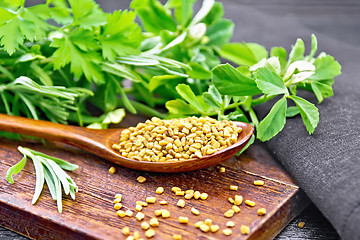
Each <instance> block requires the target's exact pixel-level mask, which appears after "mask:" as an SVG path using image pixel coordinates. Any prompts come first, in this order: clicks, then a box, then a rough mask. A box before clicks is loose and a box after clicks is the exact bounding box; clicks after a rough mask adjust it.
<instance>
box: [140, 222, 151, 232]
mask: <svg viewBox="0 0 360 240" xmlns="http://www.w3.org/2000/svg"><path fill="white" fill-rule="evenodd" d="M149 227H150V225H149V223H147V222H142V223H141V228H142V229H143V230H148V229H149Z"/></svg>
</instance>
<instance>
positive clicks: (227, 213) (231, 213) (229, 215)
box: [224, 209, 235, 218]
mask: <svg viewBox="0 0 360 240" xmlns="http://www.w3.org/2000/svg"><path fill="white" fill-rule="evenodd" d="M234 213H235V212H234V210H232V209H230V210H227V211H226V212H225V213H224V216H225V217H227V218H231V217H232V216H234Z"/></svg>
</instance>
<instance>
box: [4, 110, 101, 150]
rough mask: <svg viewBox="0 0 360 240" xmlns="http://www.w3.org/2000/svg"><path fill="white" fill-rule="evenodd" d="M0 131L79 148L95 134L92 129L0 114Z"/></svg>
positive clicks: (87, 142)
mask: <svg viewBox="0 0 360 240" xmlns="http://www.w3.org/2000/svg"><path fill="white" fill-rule="evenodd" d="M0 130H1V131H6V132H12V133H19V134H24V135H28V136H33V137H40V138H44V139H47V140H52V141H57V142H62V143H67V144H70V145H73V146H77V147H80V148H81V146H82V145H84V144H89V141H91V139H92V136H93V135H94V131H95V132H96V130H94V129H87V128H81V127H76V126H69V125H64V124H59V123H53V122H48V121H42V120H34V119H30V118H25V117H17V116H10V115H6V114H0ZM89 138H90V139H89Z"/></svg>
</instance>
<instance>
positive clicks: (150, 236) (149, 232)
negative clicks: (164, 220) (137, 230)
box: [145, 229, 155, 238]
mask: <svg viewBox="0 0 360 240" xmlns="http://www.w3.org/2000/svg"><path fill="white" fill-rule="evenodd" d="M145 236H146V237H147V238H152V237H153V236H155V231H154V230H152V229H149V230H146V232H145Z"/></svg>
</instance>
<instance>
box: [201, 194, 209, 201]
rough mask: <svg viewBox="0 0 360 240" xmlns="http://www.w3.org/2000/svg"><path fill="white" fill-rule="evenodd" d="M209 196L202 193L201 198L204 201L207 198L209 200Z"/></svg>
mask: <svg viewBox="0 0 360 240" xmlns="http://www.w3.org/2000/svg"><path fill="white" fill-rule="evenodd" d="M208 196H209V195H208V194H207V193H202V194H201V195H200V198H201V199H202V200H206V199H207V198H208Z"/></svg>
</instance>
